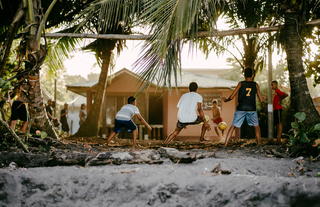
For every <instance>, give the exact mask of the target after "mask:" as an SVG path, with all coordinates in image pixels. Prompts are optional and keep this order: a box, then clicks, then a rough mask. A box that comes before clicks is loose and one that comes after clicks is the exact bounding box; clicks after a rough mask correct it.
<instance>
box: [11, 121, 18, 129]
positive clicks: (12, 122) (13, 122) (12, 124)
mask: <svg viewBox="0 0 320 207" xmlns="http://www.w3.org/2000/svg"><path fill="white" fill-rule="evenodd" d="M16 124H17V120H12V121H11V122H10V128H11V129H12V130H13V131H14V129H15V128H16Z"/></svg>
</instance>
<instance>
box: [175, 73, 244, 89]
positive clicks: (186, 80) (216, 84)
mask: <svg viewBox="0 0 320 207" xmlns="http://www.w3.org/2000/svg"><path fill="white" fill-rule="evenodd" d="M190 82H196V83H197V84H198V86H199V88H233V87H236V86H237V84H238V83H237V82H235V81H231V80H226V79H223V78H220V77H218V76H217V75H214V74H212V75H208V74H205V75H202V74H198V73H191V72H184V71H182V74H181V77H180V78H178V83H177V86H178V87H188V86H189V84H190Z"/></svg>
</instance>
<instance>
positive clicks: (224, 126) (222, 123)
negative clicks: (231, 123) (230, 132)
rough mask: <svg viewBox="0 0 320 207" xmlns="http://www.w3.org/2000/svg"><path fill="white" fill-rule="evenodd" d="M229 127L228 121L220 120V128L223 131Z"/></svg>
mask: <svg viewBox="0 0 320 207" xmlns="http://www.w3.org/2000/svg"><path fill="white" fill-rule="evenodd" d="M227 127H228V125H227V123H226V122H224V121H222V122H220V123H219V124H218V128H219V129H220V130H221V131H223V130H225V129H226V128H227Z"/></svg>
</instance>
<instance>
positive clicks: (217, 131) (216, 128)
mask: <svg viewBox="0 0 320 207" xmlns="http://www.w3.org/2000/svg"><path fill="white" fill-rule="evenodd" d="M214 131H215V132H216V134H217V135H218V137H220V134H219V130H218V127H216V126H215V127H214Z"/></svg>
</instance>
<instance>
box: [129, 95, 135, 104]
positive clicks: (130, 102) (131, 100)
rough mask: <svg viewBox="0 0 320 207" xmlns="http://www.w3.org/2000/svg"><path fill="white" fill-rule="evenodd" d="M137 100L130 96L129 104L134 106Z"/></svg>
mask: <svg viewBox="0 0 320 207" xmlns="http://www.w3.org/2000/svg"><path fill="white" fill-rule="evenodd" d="M135 100H136V98H135V97H133V96H130V97H129V98H128V104H132V103H133V102H134V101H135Z"/></svg>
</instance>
